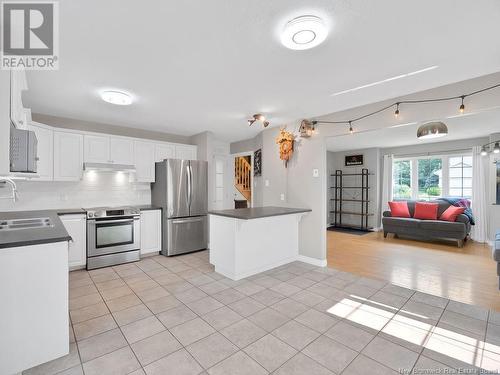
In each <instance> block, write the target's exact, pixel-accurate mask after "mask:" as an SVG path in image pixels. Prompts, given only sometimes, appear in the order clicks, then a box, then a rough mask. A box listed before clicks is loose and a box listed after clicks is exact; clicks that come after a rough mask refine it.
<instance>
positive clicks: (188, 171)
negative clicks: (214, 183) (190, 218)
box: [186, 164, 191, 213]
mask: <svg viewBox="0 0 500 375" xmlns="http://www.w3.org/2000/svg"><path fill="white" fill-rule="evenodd" d="M186 181H187V192H186V201H187V206H188V213H189V211H190V210H191V178H190V170H189V164H188V165H187V167H186Z"/></svg>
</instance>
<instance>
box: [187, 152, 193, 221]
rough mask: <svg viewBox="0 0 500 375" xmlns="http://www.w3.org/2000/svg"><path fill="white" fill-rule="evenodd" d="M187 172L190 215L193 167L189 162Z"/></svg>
mask: <svg viewBox="0 0 500 375" xmlns="http://www.w3.org/2000/svg"><path fill="white" fill-rule="evenodd" d="M188 173H189V214H190V215H191V203H192V202H193V169H192V168H191V162H189V165H188Z"/></svg>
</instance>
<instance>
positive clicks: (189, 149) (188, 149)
mask: <svg viewBox="0 0 500 375" xmlns="http://www.w3.org/2000/svg"><path fill="white" fill-rule="evenodd" d="M175 158H176V159H185V160H196V146H192V145H175Z"/></svg>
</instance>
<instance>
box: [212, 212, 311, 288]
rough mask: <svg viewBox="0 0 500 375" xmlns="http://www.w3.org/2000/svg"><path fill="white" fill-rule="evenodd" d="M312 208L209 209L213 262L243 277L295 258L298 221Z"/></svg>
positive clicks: (227, 272) (222, 271)
mask: <svg viewBox="0 0 500 375" xmlns="http://www.w3.org/2000/svg"><path fill="white" fill-rule="evenodd" d="M310 211H311V210H310V209H303V208H288V207H273V206H268V207H254V208H240V209H234V210H220V211H209V216H210V263H211V264H213V265H214V266H215V271H216V272H218V273H220V274H222V275H224V276H226V277H228V278H230V279H232V280H240V279H242V278H245V277H248V276H251V275H255V274H257V273H260V272H263V271H267V270H269V269H271V268H275V267H279V266H281V265H283V264H287V263H290V262H293V261H296V260H297V259H298V257H299V222H300V219H301V218H302V216H304V215H306V214H307V213H308V212H310Z"/></svg>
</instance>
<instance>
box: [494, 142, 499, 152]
mask: <svg viewBox="0 0 500 375" xmlns="http://www.w3.org/2000/svg"><path fill="white" fill-rule="evenodd" d="M493 153H494V154H498V153H500V145H499V144H498V142H495V147H493Z"/></svg>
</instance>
